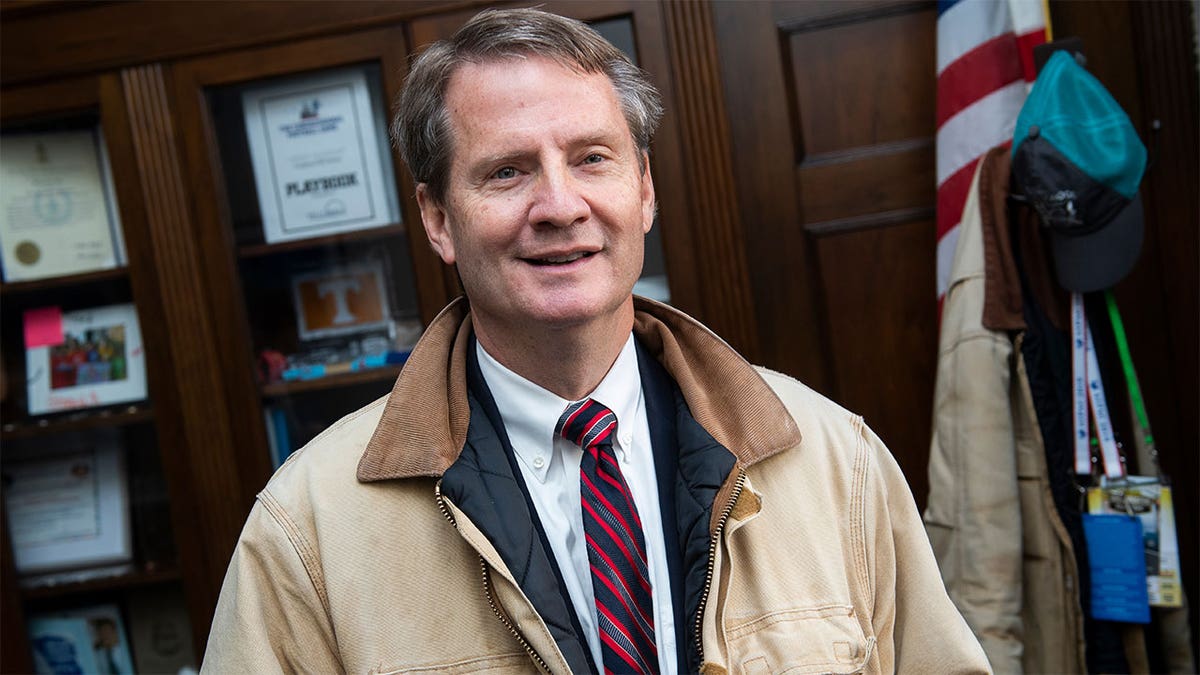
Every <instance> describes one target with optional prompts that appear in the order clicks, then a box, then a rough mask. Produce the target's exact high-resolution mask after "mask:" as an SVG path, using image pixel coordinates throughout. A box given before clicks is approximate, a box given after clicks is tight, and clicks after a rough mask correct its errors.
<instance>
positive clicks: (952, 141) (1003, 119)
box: [937, 80, 1027, 185]
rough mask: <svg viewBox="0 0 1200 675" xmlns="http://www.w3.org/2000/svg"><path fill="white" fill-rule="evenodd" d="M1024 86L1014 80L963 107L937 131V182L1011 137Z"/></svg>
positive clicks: (1024, 90) (1022, 99) (1023, 82)
mask: <svg viewBox="0 0 1200 675" xmlns="http://www.w3.org/2000/svg"><path fill="white" fill-rule="evenodd" d="M1026 90H1027V87H1026V85H1025V81H1024V80H1017V81H1016V82H1013V83H1012V84H1009V85H1006V86H1004V87H1001V88H999V89H997V90H996V91H993V92H992V93H990V94H988V95H987V96H984V97H983V98H981V99H979V100H978V101H975V102H974V103H972V104H971V105H969V106H967V107H966V108H964V109H963V110H962V111H960V112H959V113H958V114H957V115H955V116H954V117H951V118H950V119H948V120H946V123H945V124H943V125H942V126H941V128H940V129H938V131H937V149H938V152H937V184H938V185H941V184H942V183H944V182H945V181H946V179H947V178H949V177H950V176H953V175H954V172H956V171H958V170H959V169H961V168H963V167H964V166H966V165H967V164H968V163H969V162H971V160H973V159H975V158H976V157H978V156H980V155H982V154H983V153H985V152H987V151H988V150H990V149H992V148H993V147H995V146H997V145H999V144H1001V143H1004V142H1005V141H1010V140H1012V135H1013V129H1014V128H1016V124H1017V113H1018V112H1019V111H1020V110H1021V105H1022V104H1023V103H1024V102H1025V92H1026Z"/></svg>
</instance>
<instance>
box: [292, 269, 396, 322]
mask: <svg viewBox="0 0 1200 675" xmlns="http://www.w3.org/2000/svg"><path fill="white" fill-rule="evenodd" d="M387 283H388V281H387V275H386V274H385V273H384V266H383V263H382V261H380V260H373V261H367V262H361V263H353V264H351V265H348V266H345V267H342V266H336V267H329V268H325V269H321V270H317V271H313V272H307V273H301V274H296V275H294V276H293V277H292V299H293V302H294V303H295V309H296V330H297V332H298V333H299V335H300V339H301V340H313V339H317V338H326V337H333V336H338V335H353V334H357V333H366V332H370V331H374V330H380V329H386V328H387V324H388V320H389V319H390V318H391V309H390V303H389V302H388V289H387Z"/></svg>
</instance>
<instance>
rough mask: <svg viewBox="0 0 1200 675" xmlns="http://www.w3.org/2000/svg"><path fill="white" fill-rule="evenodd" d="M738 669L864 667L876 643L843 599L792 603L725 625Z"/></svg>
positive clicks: (843, 670)
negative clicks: (813, 604) (789, 606)
mask: <svg viewBox="0 0 1200 675" xmlns="http://www.w3.org/2000/svg"><path fill="white" fill-rule="evenodd" d="M725 634H726V639H727V643H728V645H729V663H730V665H731V666H733V672H735V673H746V674H748V675H751V674H752V675H758V674H759V673H772V674H774V673H796V674H797V675H798V674H800V673H831V674H838V675H843V674H845V675H849V674H850V673H861V672H862V671H863V669H864V668H865V667H866V664H867V662H868V661H869V660H870V658H871V653H872V652H873V651H874V648H875V638H874V637H872V638H867V637H866V636H864V635H863V632H862V627H861V626H860V625H859V623H858V620H857V619H856V618H855V617H854V610H853V609H852V608H851V607H848V606H844V605H832V606H826V607H813V608H804V609H790V610H783V611H778V612H771V613H770V614H765V615H763V616H760V617H757V618H755V619H752V620H749V621H744V622H741V623H737V624H731V625H730V626H729V628H728V629H727V630H726V631H725Z"/></svg>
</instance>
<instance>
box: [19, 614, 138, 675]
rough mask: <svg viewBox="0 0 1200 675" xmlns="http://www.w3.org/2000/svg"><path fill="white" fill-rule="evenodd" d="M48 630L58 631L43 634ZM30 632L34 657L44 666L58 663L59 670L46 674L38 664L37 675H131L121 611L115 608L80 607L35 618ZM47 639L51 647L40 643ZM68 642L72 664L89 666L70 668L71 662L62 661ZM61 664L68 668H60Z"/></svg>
mask: <svg viewBox="0 0 1200 675" xmlns="http://www.w3.org/2000/svg"><path fill="white" fill-rule="evenodd" d="M80 626H82V630H81V629H80ZM47 627H58V629H57V630H55V631H46V630H45V629H46V628H47ZM64 629H65V630H64ZM30 632H31V633H33V640H32V641H33V643H34V651H35V653H36V655H37V656H38V657H41V659H42V660H44V661H45V662H46V665H50V664H51V663H55V662H56V661H58V662H59V664H58V665H59V667H58V668H51V669H49V670H46V671H43V670H42V669H41V668H42V664H41V663H39V664H37V668H38V672H39V673H40V672H49V673H97V674H98V675H133V672H134V669H133V656H132V653H131V651H130V648H129V636H128V633H127V632H126V631H125V622H124V621H122V619H121V610H120V608H119V607H117V606H116V605H112V604H109V605H95V606H92V607H79V608H76V609H68V610H63V611H61V612H53V613H47V614H42V615H38V616H36V617H33V618H31V620H30ZM46 638H49V639H50V640H51V641H52V643H53V644H52V643H44V642H39V640H44V639H46ZM68 641H69V642H70V645H71V649H70V650H69V652H68V653H70V655H71V656H73V657H74V661H75V662H76V663H78V664H80V665H81V666H82V664H84V663H89V662H90V663H91V665H90V666H89V667H80V668H78V669H71V668H70V667H69V663H70V661H67V662H66V663H63V662H61V658H62V657H63V656H64V651H65V650H64V647H66V643H67V642H68ZM64 665H65V666H67V667H66V668H63V666H64Z"/></svg>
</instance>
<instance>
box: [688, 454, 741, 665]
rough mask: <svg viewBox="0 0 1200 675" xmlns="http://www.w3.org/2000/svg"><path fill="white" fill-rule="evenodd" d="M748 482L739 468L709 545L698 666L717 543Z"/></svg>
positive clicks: (698, 633) (698, 622)
mask: <svg viewBox="0 0 1200 675" xmlns="http://www.w3.org/2000/svg"><path fill="white" fill-rule="evenodd" d="M745 484H746V471H745V470H744V469H738V475H737V478H736V479H734V483H733V492H732V493H731V494H730V495H729V503H728V504H726V505H725V508H724V509H722V510H721V517H720V518H719V519H718V520H717V529H716V530H714V531H713V534H712V540H711V541H710V542H709V545H708V569H707V570H706V571H705V573H704V592H703V593H702V594H701V595H700V607H699V609H698V610H697V611H696V628H695V635H696V656H697V657H698V660H697V661H696V663H697V668H699V667H701V666H703V665H704V633H703V626H702V625H701V624H702V623H703V622H704V609H705V607H706V606H707V605H708V595H709V592H710V591H711V590H712V578H713V566H714V565H716V559H717V558H716V556H717V543H718V542H719V541H720V540H721V533H722V532H724V530H725V521H727V520H729V514H730V513H732V512H733V505H734V504H736V503H737V500H738V497H740V496H741V494H742V487H743V486H744V485H745Z"/></svg>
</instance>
